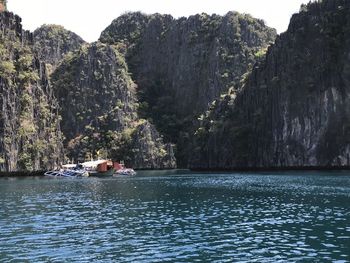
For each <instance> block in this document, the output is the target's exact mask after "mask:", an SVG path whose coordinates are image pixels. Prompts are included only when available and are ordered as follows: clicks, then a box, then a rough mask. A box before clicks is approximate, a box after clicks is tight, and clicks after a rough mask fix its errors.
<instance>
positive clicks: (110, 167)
mask: <svg viewBox="0 0 350 263" xmlns="http://www.w3.org/2000/svg"><path fill="white" fill-rule="evenodd" d="M81 165H82V167H83V168H84V169H85V170H86V171H87V172H88V173H89V175H90V176H95V177H106V176H112V175H113V174H114V172H115V171H116V169H115V165H116V164H115V163H114V162H112V161H111V160H97V161H89V162H85V163H82V164H81Z"/></svg>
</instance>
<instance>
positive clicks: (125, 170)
mask: <svg viewBox="0 0 350 263" xmlns="http://www.w3.org/2000/svg"><path fill="white" fill-rule="evenodd" d="M114 175H116V176H117V175H128V176H133V175H136V172H135V170H134V169H131V168H123V169H119V170H117V171H116V172H115V173H114Z"/></svg>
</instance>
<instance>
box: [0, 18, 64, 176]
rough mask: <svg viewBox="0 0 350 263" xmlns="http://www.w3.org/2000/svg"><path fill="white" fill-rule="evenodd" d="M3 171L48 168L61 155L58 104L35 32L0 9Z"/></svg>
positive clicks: (0, 152) (0, 161)
mask: <svg viewBox="0 0 350 263" xmlns="http://www.w3.org/2000/svg"><path fill="white" fill-rule="evenodd" d="M0 107H1V115H0V171H19V170H26V171H33V170H36V171H37V170H45V169H49V168H53V167H55V166H57V165H58V163H59V161H60V160H61V159H62V156H63V154H62V144H61V139H62V138H61V132H60V125H59V115H58V112H57V111H58V104H57V101H56V99H55V98H54V97H53V95H52V90H51V88H50V85H49V81H48V74H47V71H46V66H45V64H44V63H43V62H42V61H40V59H39V58H38V56H37V55H36V54H35V52H34V50H33V35H32V34H31V33H30V32H28V31H24V30H23V29H22V25H21V18H20V17H18V16H16V15H14V14H12V13H9V12H1V13H0Z"/></svg>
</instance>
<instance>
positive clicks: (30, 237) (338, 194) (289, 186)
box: [0, 171, 350, 263]
mask: <svg viewBox="0 0 350 263" xmlns="http://www.w3.org/2000/svg"><path fill="white" fill-rule="evenodd" d="M0 204H1V205H0V262H238V261H239V262H337V263H340V262H350V173H346V172H343V173H325V172H323V173H317V172H306V173H302V172H295V173H273V174H271V173H270V174H269V173H262V174H249V173H245V174H237V173H236V174H209V173H208V174H191V173H188V172H181V171H177V172H175V171H172V172H166V171H164V172H143V173H142V172H139V174H138V176H136V177H129V178H128V177H120V178H108V179H99V178H76V179H70V178H51V179H50V178H25V179H4V178H3V179H0Z"/></svg>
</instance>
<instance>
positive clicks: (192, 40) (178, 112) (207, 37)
mask: <svg viewBox="0 0 350 263" xmlns="http://www.w3.org/2000/svg"><path fill="white" fill-rule="evenodd" d="M275 36H276V32H275V30H273V29H271V28H268V27H266V26H265V24H264V22H263V21H261V20H258V19H254V18H252V17H251V16H249V15H241V14H239V13H236V12H230V13H228V14H227V15H225V16H224V17H222V16H218V15H212V16H209V15H207V14H200V15H195V16H191V17H189V18H180V19H178V20H176V19H174V18H173V17H171V16H169V15H159V14H154V15H144V14H141V13H128V14H125V15H123V16H121V17H119V18H117V19H116V20H114V21H113V22H112V24H111V25H110V26H109V27H108V28H106V29H105V30H104V31H103V32H102V34H101V37H100V40H101V41H102V42H104V43H109V44H114V45H116V46H117V48H118V49H119V50H120V51H121V52H124V53H125V54H126V60H127V63H128V65H129V68H130V71H131V73H132V76H133V79H134V81H135V82H136V83H137V85H138V96H139V99H140V103H141V105H140V114H141V115H142V117H144V118H149V119H150V120H151V122H152V123H154V124H155V125H156V127H157V129H158V130H159V131H160V132H161V133H162V134H164V136H165V139H166V140H167V141H169V142H173V143H176V144H177V149H178V151H177V156H178V157H179V161H180V163H181V166H186V162H187V158H188V157H187V154H186V151H187V150H188V149H187V145H188V138H189V136H190V133H191V130H192V129H193V126H194V124H195V123H196V121H194V120H196V118H197V117H196V116H197V115H199V114H200V113H202V112H203V111H205V110H206V109H207V107H208V104H209V103H211V102H212V101H213V100H214V99H215V98H217V97H219V96H220V94H221V93H223V92H227V91H228V90H229V89H230V88H232V89H235V88H236V87H237V86H238V84H239V81H240V79H241V77H242V75H243V74H245V73H246V72H247V70H248V69H249V68H250V67H251V66H252V65H253V64H254V63H255V61H256V59H257V57H258V56H259V55H261V54H262V53H263V50H264V49H265V48H267V46H268V45H269V44H270V42H272V41H273V40H274V39H275Z"/></svg>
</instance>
